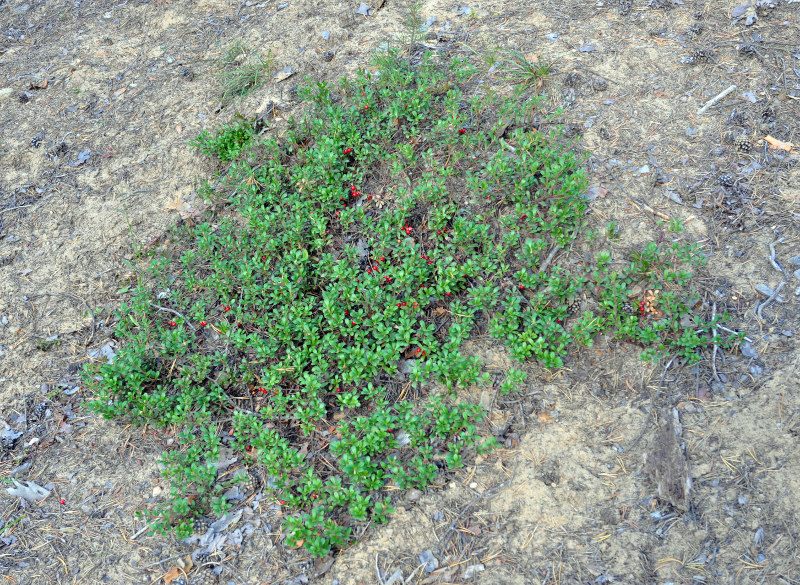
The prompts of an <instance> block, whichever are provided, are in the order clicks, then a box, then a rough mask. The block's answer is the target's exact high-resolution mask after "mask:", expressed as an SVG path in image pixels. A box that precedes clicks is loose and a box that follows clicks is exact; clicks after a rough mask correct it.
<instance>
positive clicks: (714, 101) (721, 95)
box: [697, 84, 736, 116]
mask: <svg viewBox="0 0 800 585" xmlns="http://www.w3.org/2000/svg"><path fill="white" fill-rule="evenodd" d="M734 89H736V85H735V84H734V85H731V86H729V87H727V88H725V89H723V90H722V91H721V92H719V93H718V94H717V95H715V96H714V97H713V98H711V99H710V100H708V101H707V102H706V103H705V105H703V107H702V108H700V109H699V110H697V115H698V116H699V115H700V114H705V113H706V111H707V110H708V108H710V107H711V106H713V105H715V104H717V103H718V102H719V101H720V100H721V99H722V98H724V97H725V96H726V95H728V94H729V93H731V92H732V91H733V90H734Z"/></svg>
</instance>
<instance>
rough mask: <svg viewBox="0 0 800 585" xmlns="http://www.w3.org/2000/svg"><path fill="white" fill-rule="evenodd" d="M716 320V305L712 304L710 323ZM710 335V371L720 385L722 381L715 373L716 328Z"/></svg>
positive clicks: (714, 327)
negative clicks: (711, 344)
mask: <svg viewBox="0 0 800 585" xmlns="http://www.w3.org/2000/svg"><path fill="white" fill-rule="evenodd" d="M716 318H717V303H714V304H713V305H712V306H711V322H712V323H713V322H714V319H716ZM711 334H712V335H713V338H714V350H713V351H712V353H711V371H712V372H714V379H715V380H716V381H717V382H720V383H722V381H721V380H720V379H719V374H718V373H717V349H718V348H717V326H716V325H714V326H713V327H712V328H711Z"/></svg>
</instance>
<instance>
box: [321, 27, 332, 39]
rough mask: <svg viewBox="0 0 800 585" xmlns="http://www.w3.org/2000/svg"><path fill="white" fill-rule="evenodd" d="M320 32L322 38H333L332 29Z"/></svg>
mask: <svg viewBox="0 0 800 585" xmlns="http://www.w3.org/2000/svg"><path fill="white" fill-rule="evenodd" d="M320 34H321V35H322V38H323V39H325V40H326V41H327V40H328V39H330V38H331V31H329V30H324V31H322V32H321V33H320Z"/></svg>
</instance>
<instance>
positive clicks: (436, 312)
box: [433, 307, 450, 317]
mask: <svg viewBox="0 0 800 585" xmlns="http://www.w3.org/2000/svg"><path fill="white" fill-rule="evenodd" d="M449 312H450V311H448V310H447V309H445V308H444V307H436V308H435V309H434V310H433V314H434V315H436V316H437V317H441V316H442V315H447V313H449Z"/></svg>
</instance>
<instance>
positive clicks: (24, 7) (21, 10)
mask: <svg viewBox="0 0 800 585" xmlns="http://www.w3.org/2000/svg"><path fill="white" fill-rule="evenodd" d="M30 9H31V5H30V4H20V5H19V6H14V7H13V8H12V9H11V12H13V13H14V14H16V15H17V16H22V15H23V14H25V13H26V12H28V10H30Z"/></svg>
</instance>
